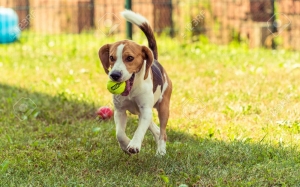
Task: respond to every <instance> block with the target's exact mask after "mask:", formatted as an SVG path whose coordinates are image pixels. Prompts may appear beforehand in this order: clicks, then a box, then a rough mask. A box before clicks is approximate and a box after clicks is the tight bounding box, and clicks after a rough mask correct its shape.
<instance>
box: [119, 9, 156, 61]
mask: <svg viewBox="0 0 300 187" xmlns="http://www.w3.org/2000/svg"><path fill="white" fill-rule="evenodd" d="M121 15H122V16H123V17H124V18H125V19H126V20H127V21H129V22H131V23H133V24H135V25H137V26H138V27H139V28H140V29H141V30H142V31H143V32H144V34H145V35H146V37H147V39H148V45H149V48H150V49H151V50H152V52H153V55H154V59H156V60H157V46H156V40H155V37H154V34H153V31H152V29H151V27H150V25H149V23H148V20H147V19H146V18H145V17H143V16H142V15H140V14H137V13H135V12H132V11H130V10H124V11H123V12H121Z"/></svg>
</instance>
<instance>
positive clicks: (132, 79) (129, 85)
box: [121, 73, 135, 96]
mask: <svg viewBox="0 0 300 187" xmlns="http://www.w3.org/2000/svg"><path fill="white" fill-rule="evenodd" d="M134 76H135V74H134V73H133V74H132V76H131V77H130V79H128V80H127V81H126V88H125V91H124V92H123V93H122V94H121V95H122V96H127V95H129V92H130V90H131V88H132V85H133V81H134Z"/></svg>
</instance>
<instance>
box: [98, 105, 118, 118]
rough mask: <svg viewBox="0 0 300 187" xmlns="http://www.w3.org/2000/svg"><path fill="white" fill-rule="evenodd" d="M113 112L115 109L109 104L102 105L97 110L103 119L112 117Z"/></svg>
mask: <svg viewBox="0 0 300 187" xmlns="http://www.w3.org/2000/svg"><path fill="white" fill-rule="evenodd" d="M113 114H114V112H113V110H112V109H110V108H109V107H107V106H103V107H100V108H99V109H98V111H97V115H98V116H99V117H100V118H101V119H103V120H106V119H109V118H111V117H112V116H113Z"/></svg>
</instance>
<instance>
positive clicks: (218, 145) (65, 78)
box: [0, 34, 300, 187]
mask: <svg viewBox="0 0 300 187" xmlns="http://www.w3.org/2000/svg"><path fill="white" fill-rule="evenodd" d="M33 36H34V35H33V34H28V35H26V34H25V35H24V37H23V38H22V40H21V41H20V42H17V43H14V44H10V45H0V96H1V97H0V99H1V102H0V186H181V187H184V186H300V156H299V153H300V152H299V151H300V115H299V114H300V106H299V101H300V95H299V93H300V87H299V77H300V64H299V59H300V53H299V52H291V51H284V50H274V51H273V50H266V49H248V48H247V47H245V46H244V45H237V44H234V43H233V44H231V45H229V46H215V45H212V44H208V43H207V42H206V40H204V39H203V38H202V39H201V40H200V41H199V42H195V43H189V42H188V41H184V40H183V38H181V40H176V39H170V38H167V37H164V36H161V37H158V50H159V61H160V62H161V63H162V64H163V66H164V67H165V68H166V69H167V71H168V74H169V76H170V78H171V79H172V81H173V95H172V99H171V114H170V120H169V123H168V143H167V155H166V156H165V157H156V156H155V151H156V145H155V141H154V138H153V137H152V135H151V133H150V132H147V134H146V137H145V139H144V141H143V145H142V150H141V152H140V153H139V154H138V155H132V156H128V155H126V154H124V153H123V152H122V151H121V149H120V148H119V146H118V143H117V140H116V137H115V126H114V122H113V120H109V121H100V120H99V119H97V116H96V115H95V111H96V110H97V108H98V107H100V106H111V105H112V104H111V102H112V96H111V95H110V94H109V92H108V91H107V90H106V84H105V83H106V81H107V79H108V78H107V75H106V74H105V73H104V71H103V70H102V68H101V65H100V61H99V59H98V54H97V52H98V49H99V48H100V47H101V46H102V45H103V44H105V43H108V42H113V41H117V40H120V39H122V37H121V36H115V37H108V38H103V37H99V36H95V35H89V34H85V35H81V36H78V35H60V36H35V37H33ZM134 39H135V41H137V42H138V43H141V44H147V42H146V40H145V38H144V36H140V35H136V36H134ZM24 106H25V108H26V106H27V107H28V108H27V109H28V110H25V109H24ZM22 107H23V108H22ZM154 119H155V121H156V122H158V120H157V115H156V113H154ZM137 120H138V119H137V117H136V116H134V115H130V118H129V120H128V129H127V134H128V136H129V137H132V135H133V132H134V130H135V129H136V127H137Z"/></svg>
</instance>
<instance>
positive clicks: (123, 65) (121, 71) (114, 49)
mask: <svg viewBox="0 0 300 187" xmlns="http://www.w3.org/2000/svg"><path fill="white" fill-rule="evenodd" d="M99 58H100V60H101V63H102V66H103V69H104V71H105V72H106V73H107V74H108V76H109V78H110V79H111V80H113V81H116V82H125V81H126V85H128V87H126V91H128V94H129V91H130V89H131V86H132V85H133V81H134V76H135V73H137V72H139V71H140V70H141V69H142V67H143V65H144V62H145V61H146V68H145V75H144V79H146V78H147V77H148V73H149V69H150V67H151V65H152V63H153V59H154V57H153V53H152V51H151V50H150V49H149V48H148V47H146V46H141V45H138V44H136V43H135V42H133V41H129V40H123V41H120V42H116V43H113V44H106V45H104V46H102V47H101V48H100V50H99ZM130 85H131V86H130ZM126 91H125V92H126ZM126 94H127V93H125V94H124V95H126ZM128 94H127V95H128Z"/></svg>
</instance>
